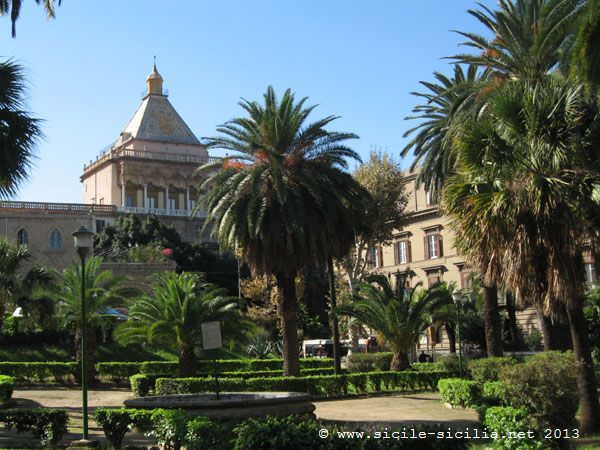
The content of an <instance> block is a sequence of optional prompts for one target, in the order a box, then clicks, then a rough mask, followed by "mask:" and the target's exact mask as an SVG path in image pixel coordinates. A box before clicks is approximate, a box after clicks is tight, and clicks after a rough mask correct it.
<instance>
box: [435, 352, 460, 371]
mask: <svg viewBox="0 0 600 450" xmlns="http://www.w3.org/2000/svg"><path fill="white" fill-rule="evenodd" d="M458 362H459V361H458V356H457V355H456V354H455V353H448V354H447V355H445V356H439V357H438V358H437V362H436V364H440V365H441V366H443V370H447V371H448V372H456V373H458V371H459V364H458ZM466 367H467V360H466V358H464V355H463V368H466Z"/></svg>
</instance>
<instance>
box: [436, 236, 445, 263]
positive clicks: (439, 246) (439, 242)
mask: <svg viewBox="0 0 600 450" xmlns="http://www.w3.org/2000/svg"><path fill="white" fill-rule="evenodd" d="M435 245H436V246H437V254H438V258H441V257H442V256H444V254H443V253H442V252H443V248H442V235H441V234H438V235H437V236H436V237H435Z"/></svg>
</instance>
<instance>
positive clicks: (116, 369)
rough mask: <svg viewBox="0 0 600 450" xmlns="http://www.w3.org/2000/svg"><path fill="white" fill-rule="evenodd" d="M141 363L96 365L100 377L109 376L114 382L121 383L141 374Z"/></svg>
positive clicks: (105, 363) (104, 363)
mask: <svg viewBox="0 0 600 450" xmlns="http://www.w3.org/2000/svg"><path fill="white" fill-rule="evenodd" d="M140 370H141V364H140V363H139V362H103V363H98V364H96V371H97V372H98V375H102V376H108V377H110V379H111V380H112V381H115V382H120V381H122V380H124V379H126V378H130V377H131V376H133V375H136V374H138V373H140Z"/></svg>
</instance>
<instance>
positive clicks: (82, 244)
mask: <svg viewBox="0 0 600 450" xmlns="http://www.w3.org/2000/svg"><path fill="white" fill-rule="evenodd" d="M71 236H73V241H74V243H75V248H76V249H77V253H79V256H80V257H81V259H84V258H85V257H86V256H87V254H88V253H89V251H90V250H91V248H92V247H93V245H94V233H93V232H91V231H90V230H88V229H87V228H86V227H83V226H82V227H79V228H78V229H77V230H76V231H74V232H73V233H72V234H71Z"/></svg>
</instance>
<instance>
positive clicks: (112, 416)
mask: <svg viewBox="0 0 600 450" xmlns="http://www.w3.org/2000/svg"><path fill="white" fill-rule="evenodd" d="M94 420H95V421H96V422H97V423H98V424H99V425H100V426H101V427H102V430H103V431H104V435H105V436H106V439H108V442H109V443H110V445H111V447H112V448H115V449H120V448H121V443H122V442H123V438H124V437H125V433H127V432H128V431H129V430H131V428H133V426H134V424H133V420H132V417H131V414H130V411H129V410H127V409H124V408H122V409H105V408H101V409H98V410H96V414H95V415H94Z"/></svg>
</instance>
